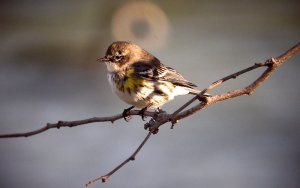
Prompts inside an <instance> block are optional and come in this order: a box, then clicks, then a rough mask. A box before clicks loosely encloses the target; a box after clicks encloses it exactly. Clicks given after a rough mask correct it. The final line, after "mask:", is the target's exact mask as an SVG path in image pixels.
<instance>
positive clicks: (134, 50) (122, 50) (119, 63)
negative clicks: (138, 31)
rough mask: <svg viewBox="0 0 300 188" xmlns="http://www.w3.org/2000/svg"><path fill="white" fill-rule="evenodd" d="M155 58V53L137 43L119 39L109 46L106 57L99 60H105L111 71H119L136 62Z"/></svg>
mask: <svg viewBox="0 0 300 188" xmlns="http://www.w3.org/2000/svg"><path fill="white" fill-rule="evenodd" d="M153 58H154V56H153V55H151V54H150V53H148V52H147V51H146V50H144V49H142V48H141V47H139V46H138V45H136V44H133V43H130V42H124V41H117V42H114V43H112V44H111V45H110V46H109V47H108V49H107V51H106V54H105V56H104V57H102V58H98V59H97V60H98V61H100V62H104V63H105V64H106V66H107V70H108V71H109V72H118V71H122V70H124V69H125V68H126V67H128V66H130V65H131V64H133V63H135V62H141V61H149V60H151V59H153Z"/></svg>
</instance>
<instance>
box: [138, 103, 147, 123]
mask: <svg viewBox="0 0 300 188" xmlns="http://www.w3.org/2000/svg"><path fill="white" fill-rule="evenodd" d="M148 107H149V106H146V107H145V108H142V109H141V110H140V111H139V115H140V116H142V120H143V121H145V117H146V116H145V112H146V110H147V109H148Z"/></svg>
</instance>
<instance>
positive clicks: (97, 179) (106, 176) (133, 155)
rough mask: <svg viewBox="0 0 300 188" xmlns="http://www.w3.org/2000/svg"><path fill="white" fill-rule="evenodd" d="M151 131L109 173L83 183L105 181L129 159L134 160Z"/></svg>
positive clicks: (89, 183)
mask: <svg viewBox="0 0 300 188" xmlns="http://www.w3.org/2000/svg"><path fill="white" fill-rule="evenodd" d="M151 134H152V133H151V132H148V134H147V136H146V137H145V138H144V140H143V142H142V143H141V144H140V145H139V147H138V148H137V149H136V150H135V151H134V152H133V154H132V155H131V156H129V157H128V158H127V159H126V160H125V161H123V162H122V163H121V164H120V165H118V166H117V167H116V168H114V169H113V170H112V171H110V172H109V173H107V174H106V175H104V176H101V177H97V178H95V179H93V180H90V181H89V182H87V183H86V184H85V185H86V186H88V185H91V184H92V183H95V182H96V181H99V180H100V179H101V180H102V182H103V183H104V182H107V181H108V178H109V177H110V176H111V175H113V174H114V173H115V172H116V171H118V170H119V169H120V168H122V167H123V166H124V165H126V164H127V163H128V162H130V161H134V160H135V157H136V155H137V154H138V153H139V151H140V150H141V149H142V147H143V146H144V145H145V143H146V142H147V141H148V139H149V138H150V136H151Z"/></svg>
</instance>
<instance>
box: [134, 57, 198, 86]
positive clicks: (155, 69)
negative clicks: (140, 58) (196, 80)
mask: <svg viewBox="0 0 300 188" xmlns="http://www.w3.org/2000/svg"><path fill="white" fill-rule="evenodd" d="M131 67H132V68H133V69H134V73H135V74H136V76H139V77H143V78H145V79H148V80H163V81H168V82H171V83H173V84H174V85H178V86H183V87H188V88H194V87H197V86H196V85H195V84H193V83H191V82H189V81H188V80H186V79H185V78H183V76H182V75H181V74H179V73H178V72H177V71H176V70H175V69H173V68H171V67H166V66H165V65H164V64H162V63H160V62H159V61H156V62H151V63H149V62H137V63H134V64H133V65H132V66H131Z"/></svg>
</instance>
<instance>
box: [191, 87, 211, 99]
mask: <svg viewBox="0 0 300 188" xmlns="http://www.w3.org/2000/svg"><path fill="white" fill-rule="evenodd" d="M186 89H187V90H188V91H189V94H192V95H197V94H198V93H200V91H199V90H197V89H194V88H186ZM203 96H205V97H211V94H209V93H204V95H203Z"/></svg>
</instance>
